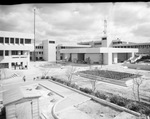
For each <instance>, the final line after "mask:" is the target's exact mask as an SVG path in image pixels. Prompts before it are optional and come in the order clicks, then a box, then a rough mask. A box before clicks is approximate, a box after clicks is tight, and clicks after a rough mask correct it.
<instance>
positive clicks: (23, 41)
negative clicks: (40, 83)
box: [0, 31, 34, 69]
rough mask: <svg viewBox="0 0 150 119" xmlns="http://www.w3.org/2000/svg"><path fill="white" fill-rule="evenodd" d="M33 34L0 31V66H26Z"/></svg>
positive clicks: (32, 47) (27, 65) (31, 48)
mask: <svg viewBox="0 0 150 119" xmlns="http://www.w3.org/2000/svg"><path fill="white" fill-rule="evenodd" d="M33 38H34V36H33V34H25V33H17V32H6V31H0V67H1V68H2V67H3V68H13V69H16V68H21V69H23V68H28V67H29V57H30V51H33V50H34V46H33V44H32V43H31V42H32V40H33Z"/></svg>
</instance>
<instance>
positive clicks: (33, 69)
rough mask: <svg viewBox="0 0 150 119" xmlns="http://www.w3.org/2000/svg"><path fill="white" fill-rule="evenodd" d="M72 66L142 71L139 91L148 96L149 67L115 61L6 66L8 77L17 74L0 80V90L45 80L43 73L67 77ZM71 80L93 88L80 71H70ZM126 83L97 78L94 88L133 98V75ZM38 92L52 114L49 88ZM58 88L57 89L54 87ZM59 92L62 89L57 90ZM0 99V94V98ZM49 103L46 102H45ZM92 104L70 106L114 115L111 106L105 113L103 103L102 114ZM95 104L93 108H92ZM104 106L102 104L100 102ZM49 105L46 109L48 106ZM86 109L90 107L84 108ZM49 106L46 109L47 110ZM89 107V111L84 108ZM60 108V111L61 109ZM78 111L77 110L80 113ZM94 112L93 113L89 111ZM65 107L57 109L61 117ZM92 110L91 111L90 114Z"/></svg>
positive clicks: (34, 63)
mask: <svg viewBox="0 0 150 119" xmlns="http://www.w3.org/2000/svg"><path fill="white" fill-rule="evenodd" d="M71 67H73V68H74V69H75V72H79V71H80V72H84V71H85V70H94V69H95V68H96V69H100V70H102V71H105V70H109V71H114V72H122V73H125V74H127V75H128V74H136V73H138V74H139V75H144V76H145V77H147V78H146V79H145V80H144V81H143V83H142V85H141V89H140V93H141V95H143V96H147V97H148V98H149V97H150V95H149V91H150V87H149V85H150V78H148V77H150V72H149V71H144V70H135V69H128V68H126V67H123V66H122V65H121V64H115V65H103V66H100V65H91V66H89V65H86V64H85V65H84V64H82V65H79V64H74V63H49V62H30V68H29V70H6V71H5V73H6V74H8V75H9V76H10V77H11V76H12V75H14V73H15V74H16V76H14V77H12V78H9V79H5V80H1V87H0V91H1V92H3V91H4V90H8V89H10V88H14V87H17V86H24V85H31V84H35V83H37V82H41V81H42V80H43V81H44V80H45V79H41V78H42V76H49V77H56V78H59V79H61V80H64V81H67V80H68V77H67V72H68V70H69V69H70V68H71ZM23 76H25V77H26V81H25V82H24V81H23ZM72 83H75V84H77V85H78V86H80V87H84V88H85V87H87V88H91V89H92V85H91V79H89V78H85V77H81V76H79V75H73V77H72ZM125 84H126V86H121V85H115V84H113V83H107V82H104V81H100V80H98V81H97V82H96V90H97V91H102V92H106V93H111V94H116V95H119V96H122V97H126V98H129V99H134V95H133V91H132V86H133V83H132V77H130V78H129V79H128V80H126V81H125ZM41 89H42V90H40V91H41V94H43V96H44V97H45V98H43V99H42V98H41V109H42V110H43V113H44V114H45V115H46V116H47V115H48V116H47V117H48V118H49V117H51V115H50V113H49V111H50V109H51V108H49V107H52V104H51V103H50V102H49V101H48V100H49V98H52V97H51V96H50V97H49V96H48V95H47V93H48V92H49V91H46V90H47V89H44V88H41ZM56 90H57V89H56ZM60 93H62V92H60ZM53 97H54V98H56V100H55V101H56V102H57V99H58V100H59V99H61V97H59V96H55V95H54V96H53ZM0 99H1V100H2V95H1V98H0ZM48 105H49V106H48ZM84 105H91V107H88V108H83V107H85V106H84ZM93 105H97V104H96V103H95V102H91V101H87V102H85V103H83V104H81V105H76V107H75V108H76V109H74V107H71V110H72V111H73V110H76V111H75V112H77V113H78V111H81V112H82V114H83V113H84V114H83V115H85V114H88V115H90V117H91V116H92V117H93V118H100V117H101V118H102V119H103V118H105V117H107V118H112V117H115V115H118V111H115V110H112V114H108V112H107V111H108V110H109V109H108V110H107V109H105V106H104V108H103V109H104V110H103V112H101V113H105V114H99V113H98V112H99V108H98V107H95V106H93ZM94 107H95V108H94ZM100 107H103V106H100ZM48 108H49V109H48ZM86 109H89V110H86ZM48 110H49V111H48ZM90 110H97V111H96V112H97V115H96V113H94V112H95V111H91V112H89V111H90ZM87 111H88V112H87ZM61 112H63V113H61ZM67 112H68V111H67V109H66V110H65V113H67ZM81 112H80V113H81ZM92 112H93V113H92ZM65 113H64V110H62V111H60V112H59V113H58V115H59V116H61V117H64V118H66V117H65V115H64V114H65ZM91 113H92V114H91ZM49 115H50V116H49Z"/></svg>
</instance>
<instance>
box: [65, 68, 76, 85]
mask: <svg viewBox="0 0 150 119" xmlns="http://www.w3.org/2000/svg"><path fill="white" fill-rule="evenodd" d="M75 71H76V68H75V67H73V66H71V67H69V68H68V69H67V70H66V76H67V78H68V81H69V83H70V84H71V82H72V78H73V75H74V74H75Z"/></svg>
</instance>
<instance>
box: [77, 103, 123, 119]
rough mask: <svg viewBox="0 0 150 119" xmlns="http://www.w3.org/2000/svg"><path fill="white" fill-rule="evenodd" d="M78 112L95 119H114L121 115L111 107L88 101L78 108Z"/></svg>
mask: <svg viewBox="0 0 150 119" xmlns="http://www.w3.org/2000/svg"><path fill="white" fill-rule="evenodd" d="M76 107H77V109H78V110H80V111H82V112H84V113H86V114H88V115H89V116H91V117H92V118H93V119H113V118H114V117H116V116H117V115H118V114H120V113H121V111H119V110H115V109H113V108H111V107H109V106H106V105H102V104H100V103H97V102H95V101H93V100H89V101H86V102H84V103H82V104H79V105H77V106H76Z"/></svg>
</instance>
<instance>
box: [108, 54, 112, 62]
mask: <svg viewBox="0 0 150 119" xmlns="http://www.w3.org/2000/svg"><path fill="white" fill-rule="evenodd" d="M111 64H112V53H111V52H109V53H108V65H111Z"/></svg>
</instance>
